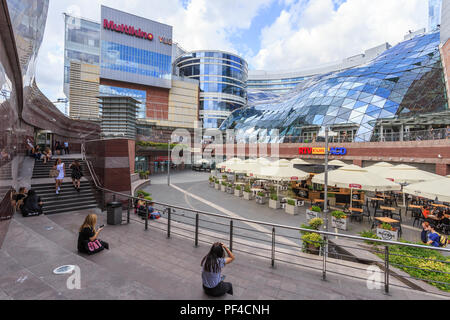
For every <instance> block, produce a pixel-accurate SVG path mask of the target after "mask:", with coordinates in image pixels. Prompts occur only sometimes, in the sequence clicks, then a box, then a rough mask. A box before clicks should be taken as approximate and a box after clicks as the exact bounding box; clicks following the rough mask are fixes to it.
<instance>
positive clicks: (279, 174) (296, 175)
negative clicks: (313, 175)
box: [254, 163, 309, 181]
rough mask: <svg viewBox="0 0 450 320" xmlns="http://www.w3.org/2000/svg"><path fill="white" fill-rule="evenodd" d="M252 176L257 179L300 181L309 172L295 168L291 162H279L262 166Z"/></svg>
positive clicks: (306, 176)
mask: <svg viewBox="0 0 450 320" xmlns="http://www.w3.org/2000/svg"><path fill="white" fill-rule="evenodd" d="M254 176H255V177H256V178H258V179H267V180H275V181H301V180H306V179H308V177H309V173H306V172H304V171H302V170H298V169H295V168H294V167H293V166H292V164H283V163H280V164H279V165H278V166H274V165H272V166H267V167H262V168H261V169H260V170H259V171H257V172H256V173H255V174H254Z"/></svg>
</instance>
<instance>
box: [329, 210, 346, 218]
mask: <svg viewBox="0 0 450 320" xmlns="http://www.w3.org/2000/svg"><path fill="white" fill-rule="evenodd" d="M331 215H332V216H333V217H335V218H336V219H345V218H347V215H346V214H345V212H343V211H338V210H336V211H333V212H332V213H331Z"/></svg>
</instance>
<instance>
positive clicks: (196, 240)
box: [195, 213, 199, 247]
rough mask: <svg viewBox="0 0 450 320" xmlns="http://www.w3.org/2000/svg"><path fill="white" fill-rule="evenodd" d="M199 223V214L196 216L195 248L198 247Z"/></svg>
mask: <svg viewBox="0 0 450 320" xmlns="http://www.w3.org/2000/svg"><path fill="white" fill-rule="evenodd" d="M198 222H199V216H198V213H197V214H196V215H195V246H196V247H198Z"/></svg>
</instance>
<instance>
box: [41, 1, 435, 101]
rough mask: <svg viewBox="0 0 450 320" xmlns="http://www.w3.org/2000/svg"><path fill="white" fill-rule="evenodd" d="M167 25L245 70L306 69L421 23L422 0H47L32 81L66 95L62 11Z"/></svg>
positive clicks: (178, 36)
mask: <svg viewBox="0 0 450 320" xmlns="http://www.w3.org/2000/svg"><path fill="white" fill-rule="evenodd" d="M101 4H103V5H106V6H109V7H112V8H115V9H118V10H122V11H125V12H129V13H132V14H135V15H138V16H142V17H144V18H148V19H151V20H155V21H158V22H162V23H166V24H169V25H172V26H173V40H174V41H175V42H177V43H179V45H180V46H181V47H182V48H183V49H185V50H188V51H189V50H204V49H211V50H223V51H230V52H233V53H237V54H239V55H240V56H242V57H243V58H244V59H245V60H246V61H247V62H248V64H249V69H250V70H295V69H302V68H311V67H314V66H319V65H321V64H326V63H330V62H336V61H340V60H342V59H344V58H346V57H350V56H354V55H357V54H360V53H363V52H364V51H365V50H367V49H369V48H372V47H375V46H377V45H380V44H382V43H385V42H389V43H390V44H391V45H395V44H396V43H398V42H400V41H401V40H402V39H403V37H404V35H405V34H406V33H408V31H409V30H413V31H414V30H417V29H420V28H425V27H426V26H427V23H428V0H377V1H374V0H164V1H161V0H127V1H123V0H50V5H49V12H48V18H47V25H46V30H45V34H44V40H43V44H42V46H41V49H40V53H39V57H38V63H37V70H36V79H37V82H38V85H39V87H40V88H41V90H42V91H43V92H44V94H45V95H46V96H47V97H49V99H50V100H51V101H56V100H57V99H58V98H64V97H65V96H64V93H63V74H64V19H63V13H64V12H66V13H69V14H72V15H76V16H80V17H83V18H88V19H91V20H95V21H99V22H100V5H101Z"/></svg>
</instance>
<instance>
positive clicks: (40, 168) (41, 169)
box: [31, 159, 89, 179]
mask: <svg viewBox="0 0 450 320" xmlns="http://www.w3.org/2000/svg"><path fill="white" fill-rule="evenodd" d="M73 160H74V159H61V161H62V162H64V167H65V168H66V177H70V175H71V174H72V170H71V169H69V166H70V164H71V163H72V162H73ZM78 161H79V162H80V164H81V169H82V170H83V174H84V175H88V174H89V172H88V170H87V167H86V164H85V163H84V161H81V160H78ZM54 164H55V160H53V159H52V160H51V161H47V163H46V164H44V162H43V161H42V160H36V161H35V163H34V169H33V176H32V177H31V179H41V178H50V169H51V168H52V167H53V165H54Z"/></svg>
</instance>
